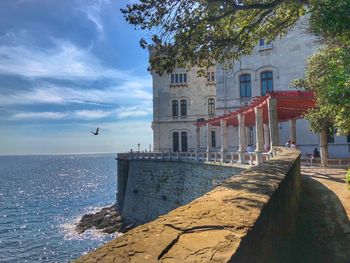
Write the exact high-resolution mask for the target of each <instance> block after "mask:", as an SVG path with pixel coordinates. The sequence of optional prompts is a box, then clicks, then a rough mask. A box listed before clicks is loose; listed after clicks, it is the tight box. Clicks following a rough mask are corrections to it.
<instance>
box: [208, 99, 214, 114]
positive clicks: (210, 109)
mask: <svg viewBox="0 0 350 263" xmlns="http://www.w3.org/2000/svg"><path fill="white" fill-rule="evenodd" d="M208 115H210V116H214V115H215V99H213V98H210V99H208Z"/></svg>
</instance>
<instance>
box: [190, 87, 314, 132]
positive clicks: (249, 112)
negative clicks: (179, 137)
mask: <svg viewBox="0 0 350 263" xmlns="http://www.w3.org/2000/svg"><path fill="white" fill-rule="evenodd" d="M269 98H275V99H276V101H277V118H278V122H284V121H288V120H290V119H301V118H303V117H304V114H305V112H306V111H307V110H308V109H309V108H314V107H315V106H316V100H315V97H314V94H313V93H312V92H309V91H300V90H293V91H274V92H270V93H268V94H266V95H265V96H263V97H255V98H253V100H252V101H251V102H250V104H249V105H248V106H242V107H240V108H238V109H237V110H235V111H233V112H230V113H228V114H225V115H222V116H218V117H215V118H212V119H209V120H206V121H202V122H196V123H195V125H197V126H199V127H200V126H204V125H206V124H207V123H209V124H211V125H213V126H219V125H220V120H226V121H227V125H233V126H238V119H237V116H238V114H240V113H242V114H244V115H245V126H250V127H251V126H255V111H254V108H256V107H259V108H262V110H263V122H264V123H268V107H267V102H268V99H269Z"/></svg>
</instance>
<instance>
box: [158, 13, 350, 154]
mask: <svg viewBox="0 0 350 263" xmlns="http://www.w3.org/2000/svg"><path fill="white" fill-rule="evenodd" d="M320 46H321V44H320V41H319V40H318V39H317V38H316V37H315V36H314V35H312V34H310V33H309V32H308V21H307V19H305V18H304V19H301V20H300V21H299V22H298V24H297V25H296V26H295V27H294V28H293V29H292V30H290V32H289V33H288V34H287V35H286V36H285V37H283V38H281V39H277V40H275V41H274V42H272V43H266V42H265V41H264V40H263V39H261V40H260V42H259V43H258V45H257V47H256V48H255V49H254V50H253V52H252V54H251V55H249V56H243V57H241V59H240V60H239V61H235V62H234V63H233V66H232V68H230V69H224V67H222V66H221V65H219V64H218V65H216V67H215V69H212V70H210V71H209V72H208V74H207V76H206V77H198V76H197V69H196V68H193V69H192V70H191V71H189V72H186V71H185V70H181V69H177V70H176V71H174V72H173V74H169V75H163V76H159V75H157V74H153V109H154V112H153V116H154V120H153V123H152V128H153V135H154V150H155V151H174V152H176V151H191V150H193V149H195V146H196V142H195V126H194V125H193V123H194V122H196V121H197V120H198V119H205V120H207V119H208V118H210V117H213V116H214V115H215V116H220V115H223V114H226V113H229V112H231V111H234V110H235V109H237V108H239V107H240V106H242V105H247V104H249V102H250V101H251V99H252V98H253V97H256V96H263V95H265V94H266V93H267V92H269V91H283V90H291V89H292V88H291V86H292V82H293V80H295V79H299V78H303V77H304V73H305V65H306V61H307V58H308V57H309V56H311V55H312V54H313V53H314V52H315V51H316V50H317V48H319V47H320ZM214 105H215V108H213V107H214ZM296 127H297V129H296V130H297V133H296V144H297V146H298V148H299V149H300V150H301V151H302V153H304V154H306V153H312V152H313V149H314V148H318V146H319V142H320V139H319V135H318V134H314V133H312V132H311V131H310V130H309V125H308V122H307V121H306V120H303V119H299V120H297V121H296ZM202 130H203V129H202ZM227 133H228V134H227V136H228V150H229V151H232V152H233V151H237V150H238V131H237V128H235V127H233V126H229V127H228V129H227ZM245 134H246V140H245V141H246V144H247V145H248V144H252V145H255V143H256V141H255V128H254V127H246V133H245ZM209 136H211V138H210V139H211V140H209V141H211V144H212V145H211V149H212V150H213V151H215V150H220V145H221V142H220V127H212V131H211V132H210V135H209ZM279 137H280V138H279V141H280V142H286V141H287V140H288V139H289V138H290V129H289V123H287V122H286V123H280V124H279ZM207 141H208V140H207V133H206V132H205V131H201V133H200V150H203V151H204V150H206V148H207V145H206V143H207ZM328 142H329V146H330V147H329V155H330V156H331V157H348V156H349V155H350V136H348V137H345V136H335V135H329V138H328Z"/></svg>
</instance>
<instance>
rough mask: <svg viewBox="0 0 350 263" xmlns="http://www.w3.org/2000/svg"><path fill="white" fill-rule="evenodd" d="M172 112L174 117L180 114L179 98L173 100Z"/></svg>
mask: <svg viewBox="0 0 350 263" xmlns="http://www.w3.org/2000/svg"><path fill="white" fill-rule="evenodd" d="M172 113H173V117H177V116H179V104H178V101H177V100H173V101H172Z"/></svg>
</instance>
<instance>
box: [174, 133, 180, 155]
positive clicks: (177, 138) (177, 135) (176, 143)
mask: <svg viewBox="0 0 350 263" xmlns="http://www.w3.org/2000/svg"><path fill="white" fill-rule="evenodd" d="M179 146H180V145H179V133H178V132H173V152H178V151H179Z"/></svg>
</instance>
